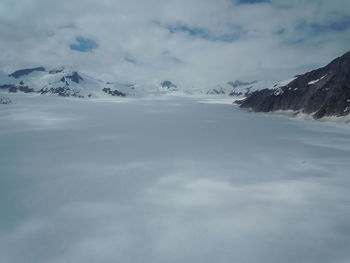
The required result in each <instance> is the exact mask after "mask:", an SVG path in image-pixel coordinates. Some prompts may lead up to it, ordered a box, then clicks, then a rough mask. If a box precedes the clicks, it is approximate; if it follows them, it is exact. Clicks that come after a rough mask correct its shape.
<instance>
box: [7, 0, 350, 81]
mask: <svg viewBox="0 0 350 263" xmlns="http://www.w3.org/2000/svg"><path fill="white" fill-rule="evenodd" d="M349 14H350V3H349V1H348V0H333V1H329V0H292V1H290V0H176V1H175V0H147V1H145V0H69V1H68V0H62V1H52V0H16V1H13V0H1V2H0V36H1V41H0V48H1V51H2V52H1V53H0V71H1V72H5V73H9V72H11V71H13V70H15V69H18V68H23V67H34V66H46V67H57V66H61V65H65V66H68V67H73V68H76V69H78V70H80V71H83V72H85V73H88V74H92V75H93V76H98V77H100V78H105V79H108V80H119V81H131V82H135V83H145V84H146V83H156V82H158V81H161V80H164V79H169V80H172V81H174V82H176V83H178V84H183V85H189V86H191V85H193V86H199V85H209V86H210V85H214V84H217V83H223V82H226V81H229V80H233V79H238V78H239V79H273V80H282V79H286V78H289V77H291V76H293V75H294V74H298V73H302V72H304V71H305V70H309V69H313V68H315V67H318V66H322V65H324V64H326V63H328V62H329V61H330V60H332V59H333V58H334V57H336V56H339V55H341V54H342V53H344V52H346V51H348V50H349V49H350V48H349V47H350V45H349V44H350V15H349Z"/></svg>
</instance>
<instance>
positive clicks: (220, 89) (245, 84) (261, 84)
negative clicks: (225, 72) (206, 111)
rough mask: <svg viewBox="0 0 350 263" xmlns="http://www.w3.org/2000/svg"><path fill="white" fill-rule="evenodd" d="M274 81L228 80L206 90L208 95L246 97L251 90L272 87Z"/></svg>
mask: <svg viewBox="0 0 350 263" xmlns="http://www.w3.org/2000/svg"><path fill="white" fill-rule="evenodd" d="M275 83H276V82H274V81H267V80H260V81H258V80H254V81H240V80H235V81H230V82H227V83H225V84H223V85H217V86H215V87H214V88H211V89H209V90H207V91H206V94H208V95H227V96H234V97H246V96H248V95H250V94H251V93H252V92H254V91H257V90H261V89H265V88H268V87H272V86H273V85H274V84H275Z"/></svg>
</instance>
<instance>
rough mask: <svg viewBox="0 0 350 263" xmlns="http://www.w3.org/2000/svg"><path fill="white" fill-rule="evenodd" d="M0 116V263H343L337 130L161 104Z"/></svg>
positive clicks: (341, 152) (342, 160)
mask: <svg viewBox="0 0 350 263" xmlns="http://www.w3.org/2000/svg"><path fill="white" fill-rule="evenodd" d="M11 99H12V100H13V101H14V102H15V104H12V105H0V157H1V158H0V167H1V176H0V188H1V191H0V207H1V216H0V262H2V263H24V262H25V263H67V262H72V263H89V262H99V263H112V262H113V263H114V262H123V263H141V262H142V263H145V262H146V263H147V262H149V263H151V262H152V263H158V262H159V263H164V262H169V263H170V262H171V263H175V262H176V263H178V262H188V263H195V262H198V263H205V262H208V263H212V262H219V263H226V262H227V263H229V262H230V263H232V262H235V263H243V262H247V263H261V262H269V263H272V262H276V263H277V262H278V263H280V262H284V263H286V262H293V263H294V262H295V263H303V262H305V263H306V262H307V263H310V262H317V263H322V262H336V263H345V262H350V194H349V189H350V172H349V171H350V126H349V125H348V124H336V123H320V122H316V121H303V120H298V119H293V118H288V117H285V116H279V115H275V114H256V113H249V112H246V111H242V110H240V109H238V108H237V107H236V106H233V105H231V104H228V103H227V100H219V99H215V100H211V99H208V98H195V97H191V98H184V97H176V96H172V97H171V96H168V97H167V96H164V97H154V98H143V99H121V100H117V101H112V100H104V101H103V100H93V101H86V100H77V99H61V98H56V97H43V96H22V97H21V96H18V95H17V96H16V97H11Z"/></svg>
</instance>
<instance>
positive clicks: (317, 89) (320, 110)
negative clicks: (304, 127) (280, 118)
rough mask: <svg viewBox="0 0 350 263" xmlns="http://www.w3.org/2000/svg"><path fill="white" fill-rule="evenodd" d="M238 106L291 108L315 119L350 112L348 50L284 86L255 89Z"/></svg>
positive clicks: (349, 62)
mask: <svg viewBox="0 0 350 263" xmlns="http://www.w3.org/2000/svg"><path fill="white" fill-rule="evenodd" d="M241 107H242V108H250V109H252V110H254V111H258V112H270V111H277V110H292V111H294V112H296V113H304V114H310V115H311V116H312V117H313V118H315V119H320V118H323V117H328V116H337V117H340V116H346V115H349V114H350V52H348V53H346V54H344V55H343V56H341V57H339V58H336V59H335V60H333V61H332V62H331V63H330V64H328V65H327V66H325V67H322V68H319V69H316V70H313V71H311V72H307V73H305V74H303V75H299V76H297V77H296V78H295V79H293V80H291V81H288V82H286V83H285V85H282V86H275V88H274V89H272V90H269V89H264V90H260V91H257V92H254V93H253V94H251V95H250V96H248V97H247V98H246V99H245V100H243V101H242V102H241Z"/></svg>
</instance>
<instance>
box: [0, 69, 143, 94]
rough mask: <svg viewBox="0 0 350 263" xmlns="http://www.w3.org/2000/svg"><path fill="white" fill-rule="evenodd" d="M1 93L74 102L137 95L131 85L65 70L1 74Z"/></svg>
mask: <svg viewBox="0 0 350 263" xmlns="http://www.w3.org/2000/svg"><path fill="white" fill-rule="evenodd" d="M0 91H3V92H9V93H21V92H22V93H36V94H41V95H49V94H54V95H58V96H61V97H76V98H97V97H106V96H107V97H109V96H119V97H125V96H135V95H136V90H135V86H134V85H133V84H121V83H111V82H104V81H101V80H98V79H95V78H92V77H90V76H88V75H86V74H83V73H81V72H78V71H74V70H69V69H66V68H64V67H62V68H58V69H51V70H47V69H45V68H43V67H37V68H30V69H21V70H17V71H15V72H13V73H11V74H9V75H4V74H0Z"/></svg>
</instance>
